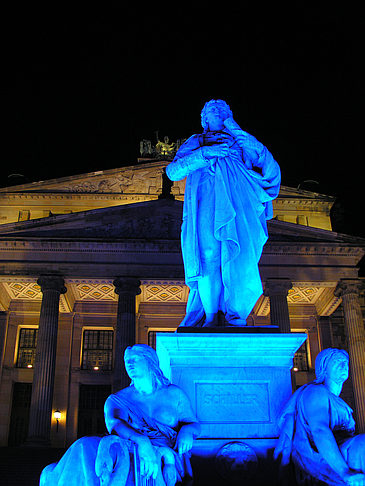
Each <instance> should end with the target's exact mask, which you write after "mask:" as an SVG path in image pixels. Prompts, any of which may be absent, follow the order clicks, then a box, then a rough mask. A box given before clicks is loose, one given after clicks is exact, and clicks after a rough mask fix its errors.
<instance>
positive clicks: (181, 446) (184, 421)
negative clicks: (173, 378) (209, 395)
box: [175, 387, 201, 454]
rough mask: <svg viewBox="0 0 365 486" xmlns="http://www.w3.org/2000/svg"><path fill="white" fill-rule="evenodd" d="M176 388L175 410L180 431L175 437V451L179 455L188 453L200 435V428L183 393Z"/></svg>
mask: <svg viewBox="0 0 365 486" xmlns="http://www.w3.org/2000/svg"><path fill="white" fill-rule="evenodd" d="M175 388H176V396H177V410H178V420H179V424H180V430H179V432H178V434H177V437H176V444H175V449H176V450H177V451H178V453H179V454H183V453H185V452H188V451H190V450H191V448H192V447H193V442H194V439H195V438H196V437H198V436H199V435H200V431H201V427H200V424H199V422H198V421H197V419H196V417H195V414H194V412H193V410H192V407H191V403H190V400H189V398H188V397H187V395H186V394H185V392H184V391H183V390H182V389H181V388H179V387H175Z"/></svg>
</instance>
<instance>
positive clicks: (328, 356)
mask: <svg viewBox="0 0 365 486" xmlns="http://www.w3.org/2000/svg"><path fill="white" fill-rule="evenodd" d="M348 364H349V355H348V353H347V352H346V351H345V350H343V349H337V348H327V349H324V350H323V351H321V352H320V353H319V354H318V356H317V358H316V363H315V372H316V380H315V381H316V383H323V382H325V381H326V379H328V378H331V379H333V380H334V381H339V382H342V383H343V382H344V381H346V380H347V378H348Z"/></svg>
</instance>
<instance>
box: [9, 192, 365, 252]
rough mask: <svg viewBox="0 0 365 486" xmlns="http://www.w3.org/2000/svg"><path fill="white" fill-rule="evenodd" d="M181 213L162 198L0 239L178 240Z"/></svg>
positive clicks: (325, 237) (273, 232)
mask: <svg viewBox="0 0 365 486" xmlns="http://www.w3.org/2000/svg"><path fill="white" fill-rule="evenodd" d="M182 212H183V202H182V201H179V200H173V199H167V198H162V199H156V200H153V201H147V202H141V203H132V204H123V205H120V206H113V207H108V208H99V209H94V210H88V211H81V212H78V213H71V214H64V215H57V216H50V217H48V218H41V219H35V220H29V221H21V222H17V223H10V224H4V225H0V237H9V236H11V237H22V238H28V237H29V238H61V239H63V238H67V239H76V240H77V239H85V238H86V239H103V240H105V239H106V240H108V239H111V240H112V239H143V240H154V239H167V240H169V239H171V240H178V239H180V230H181V222H182ZM268 232H269V242H283V243H284V242H286V243H290V242H293V243H297V244H298V243H299V244H300V243H301V242H302V243H306V242H314V243H315V242H317V243H340V244H341V243H343V244H344V243H345V244H353V245H359V246H365V240H363V239H361V238H357V237H352V236H348V235H343V234H339V233H335V232H333V231H328V230H322V229H318V228H313V227H310V226H303V225H300V224H294V223H288V222H284V221H278V220H276V219H272V220H270V221H268Z"/></svg>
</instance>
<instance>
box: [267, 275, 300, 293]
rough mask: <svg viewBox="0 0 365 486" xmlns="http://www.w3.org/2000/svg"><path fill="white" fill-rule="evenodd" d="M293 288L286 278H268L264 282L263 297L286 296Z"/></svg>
mask: <svg viewBox="0 0 365 486" xmlns="http://www.w3.org/2000/svg"><path fill="white" fill-rule="evenodd" d="M292 287H293V283H292V282H291V280H289V279H288V278H268V279H266V281H265V290H264V295H265V296H266V297H270V296H273V295H284V296H285V297H286V296H287V295H288V291H289V290H290V289H291V288H292Z"/></svg>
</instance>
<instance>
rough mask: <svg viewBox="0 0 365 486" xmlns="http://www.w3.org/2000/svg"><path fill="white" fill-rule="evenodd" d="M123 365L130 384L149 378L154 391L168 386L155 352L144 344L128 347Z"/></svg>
mask: <svg viewBox="0 0 365 486" xmlns="http://www.w3.org/2000/svg"><path fill="white" fill-rule="evenodd" d="M124 364H125V369H126V371H127V373H128V376H129V378H130V379H131V384H133V380H134V379H144V378H146V377H150V378H151V380H152V384H153V388H154V390H157V389H158V388H161V387H162V386H167V385H168V384H170V381H169V380H168V379H167V378H166V377H165V375H164V374H163V372H162V370H161V368H160V365H159V360H158V356H157V353H156V351H155V350H154V349H153V348H151V347H150V346H147V345H146V344H135V345H134V346H128V348H127V349H126V350H125V353H124Z"/></svg>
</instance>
